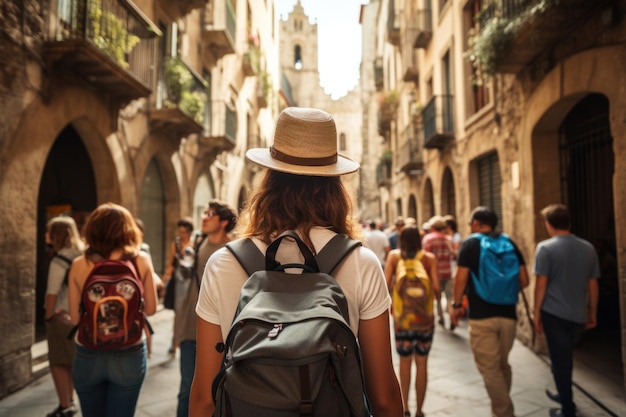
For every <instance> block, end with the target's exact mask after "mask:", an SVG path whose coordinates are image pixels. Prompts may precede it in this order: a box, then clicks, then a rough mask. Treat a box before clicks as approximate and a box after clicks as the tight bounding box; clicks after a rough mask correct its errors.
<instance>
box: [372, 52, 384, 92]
mask: <svg viewBox="0 0 626 417" xmlns="http://www.w3.org/2000/svg"><path fill="white" fill-rule="evenodd" d="M374 85H375V86H376V91H383V88H384V86H385V72H384V69H383V58H382V57H378V58H376V59H375V60H374Z"/></svg>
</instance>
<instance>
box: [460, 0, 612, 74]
mask: <svg viewBox="0 0 626 417" xmlns="http://www.w3.org/2000/svg"><path fill="white" fill-rule="evenodd" d="M610 5H611V0H593V1H591V0H568V1H558V2H546V1H542V0H490V1H488V2H486V5H485V7H484V9H483V11H482V12H481V13H480V14H479V15H478V22H479V26H480V32H479V33H478V34H477V35H476V36H474V38H473V39H472V41H471V44H472V45H473V46H472V48H471V50H470V51H469V52H468V55H469V56H471V57H472V58H473V59H474V60H475V61H476V62H477V63H479V64H480V67H481V70H482V71H483V73H485V74H494V73H517V72H519V71H520V70H522V69H523V68H524V67H525V66H526V65H528V64H529V63H531V62H532V61H534V60H535V59H536V58H538V57H539V56H542V55H543V54H544V52H546V51H548V50H550V51H553V50H554V45H555V44H556V43H558V42H559V41H561V40H562V41H564V42H567V41H568V38H569V36H570V35H571V33H573V32H574V31H576V30H577V29H578V28H579V27H580V26H581V25H583V24H585V23H587V22H589V21H592V20H593V18H594V17H595V16H598V15H599V14H601V13H602V12H604V11H605V10H606V9H607V8H608V7H609V6H610ZM537 34H541V35H540V36H538V35H537Z"/></svg>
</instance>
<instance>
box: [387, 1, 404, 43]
mask: <svg viewBox="0 0 626 417" xmlns="http://www.w3.org/2000/svg"><path fill="white" fill-rule="evenodd" d="M395 3H396V1H395V0H389V7H388V9H387V41H389V43H390V44H392V45H396V46H397V45H400V14H401V13H400V12H401V10H398V9H396V4H395Z"/></svg>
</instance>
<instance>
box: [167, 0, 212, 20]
mask: <svg viewBox="0 0 626 417" xmlns="http://www.w3.org/2000/svg"><path fill="white" fill-rule="evenodd" d="M161 1H162V2H164V3H165V2H168V3H171V4H172V6H174V8H175V9H174V10H178V12H179V13H180V15H179V16H176V17H182V16H185V15H186V14H187V13H189V12H190V11H192V10H193V9H199V8H201V7H203V6H205V5H206V4H207V2H208V1H209V0H161Z"/></svg>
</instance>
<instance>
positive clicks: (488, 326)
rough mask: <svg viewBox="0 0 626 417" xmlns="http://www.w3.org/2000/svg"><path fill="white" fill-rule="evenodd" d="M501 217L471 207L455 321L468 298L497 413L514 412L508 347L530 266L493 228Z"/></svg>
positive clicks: (508, 416)
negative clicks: (468, 233)
mask: <svg viewBox="0 0 626 417" xmlns="http://www.w3.org/2000/svg"><path fill="white" fill-rule="evenodd" d="M497 224H498V217H497V216H496V214H495V212H494V211H493V210H491V209H490V208H488V207H484V206H480V207H477V208H475V209H474V210H473V211H472V215H471V221H470V229H471V231H472V234H471V235H470V236H468V238H467V239H465V241H464V242H463V243H462V245H461V248H460V249H459V253H458V256H457V264H458V269H457V272H456V276H455V278H454V298H453V300H454V303H453V304H452V307H453V308H454V311H453V314H452V322H453V323H454V324H455V325H457V324H458V321H459V319H460V318H461V317H463V316H464V315H465V311H464V307H463V303H462V299H463V294H467V299H468V302H469V315H468V317H469V334H470V347H471V349H472V352H473V354H474V361H475V363H476V367H477V368H478V371H479V372H480V373H481V375H482V377H483V381H484V383H485V388H486V389H487V394H488V395H489V398H490V399H491V412H492V415H493V416H494V417H513V416H514V410H513V402H512V400H511V396H510V391H511V380H512V375H511V366H510V365H509V363H508V358H509V352H510V351H511V348H512V347H513V342H514V341H515V333H516V327H517V313H516V306H517V296H518V293H519V291H520V290H521V289H522V288H525V287H526V286H528V271H527V270H526V266H525V262H524V257H523V255H522V253H521V252H520V250H519V248H518V247H517V246H516V245H515V243H513V241H512V240H511V239H510V238H509V237H508V236H507V235H505V234H504V233H497V232H496V231H495V228H496V225H497Z"/></svg>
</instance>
